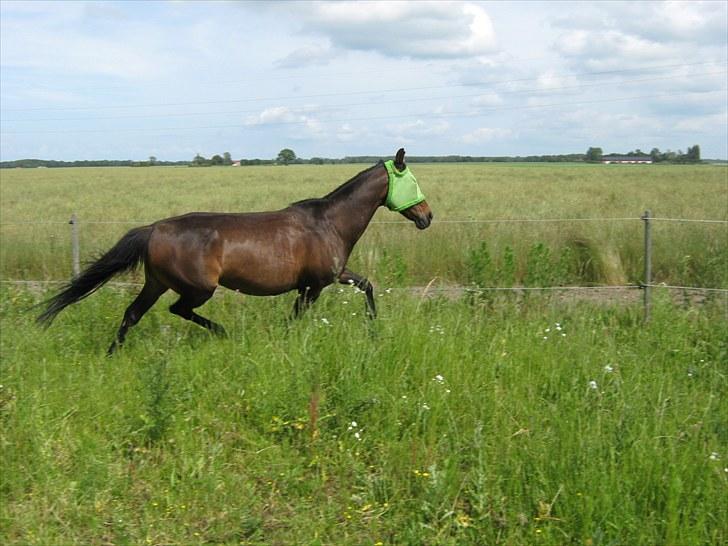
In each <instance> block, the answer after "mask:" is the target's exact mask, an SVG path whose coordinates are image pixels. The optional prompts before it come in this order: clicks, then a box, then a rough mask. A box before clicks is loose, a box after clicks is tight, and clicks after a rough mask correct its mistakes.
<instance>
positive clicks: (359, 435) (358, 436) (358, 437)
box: [354, 432, 361, 442]
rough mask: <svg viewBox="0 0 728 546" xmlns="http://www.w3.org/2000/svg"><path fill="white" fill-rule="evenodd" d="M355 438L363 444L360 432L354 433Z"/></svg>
mask: <svg viewBox="0 0 728 546" xmlns="http://www.w3.org/2000/svg"><path fill="white" fill-rule="evenodd" d="M354 438H356V439H357V440H359V441H360V442H361V434H359V433H358V432H355V433H354Z"/></svg>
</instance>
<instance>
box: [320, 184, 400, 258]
mask: <svg viewBox="0 0 728 546" xmlns="http://www.w3.org/2000/svg"><path fill="white" fill-rule="evenodd" d="M357 182H358V183H355V184H354V185H353V186H352V188H351V191H348V192H346V193H345V194H343V195H340V196H337V195H332V196H331V198H330V199H331V201H330V204H329V208H328V211H327V213H328V214H327V216H328V218H329V220H330V221H331V222H332V223H333V224H334V226H335V227H336V230H337V231H338V232H339V234H340V235H341V237H342V239H343V240H344V242H345V243H348V244H349V245H350V246H349V250H351V248H352V247H353V246H354V244H355V243H356V242H357V241H358V240H359V238H360V237H361V236H362V235H363V233H364V231H365V230H366V228H367V226H368V225H369V222H370V221H371V219H372V217H373V216H374V213H375V212H376V211H377V208H379V206H380V205H381V204H382V201H383V200H384V198H385V197H386V179H385V180H384V181H383V180H382V177H381V176H377V175H375V174H369V175H368V176H365V177H364V178H363V179H362V180H360V181H357Z"/></svg>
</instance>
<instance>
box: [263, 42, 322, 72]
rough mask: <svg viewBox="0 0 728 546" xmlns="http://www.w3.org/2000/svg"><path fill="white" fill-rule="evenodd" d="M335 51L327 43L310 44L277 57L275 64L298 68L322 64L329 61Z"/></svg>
mask: <svg viewBox="0 0 728 546" xmlns="http://www.w3.org/2000/svg"><path fill="white" fill-rule="evenodd" d="M335 56H336V53H335V52H334V50H333V49H332V48H331V46H330V45H329V44H311V45H307V46H303V47H300V48H298V49H296V50H294V51H292V52H291V53H289V54H288V55H286V56H285V57H283V58H281V59H278V60H277V61H276V62H275V65H276V66H277V67H279V68H299V67H303V66H310V65H316V64H318V65H324V64H327V63H328V62H330V61H331V60H332V59H333V58H334V57H335Z"/></svg>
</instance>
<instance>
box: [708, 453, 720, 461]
mask: <svg viewBox="0 0 728 546" xmlns="http://www.w3.org/2000/svg"><path fill="white" fill-rule="evenodd" d="M709 459H710V460H711V461H719V460H720V455H718V453H717V452H715V451H713V452H712V453H711V454H710V457H709Z"/></svg>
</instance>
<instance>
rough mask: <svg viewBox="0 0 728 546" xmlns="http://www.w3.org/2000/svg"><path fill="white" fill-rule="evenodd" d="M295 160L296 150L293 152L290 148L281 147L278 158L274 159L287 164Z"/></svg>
mask: <svg viewBox="0 0 728 546" xmlns="http://www.w3.org/2000/svg"><path fill="white" fill-rule="evenodd" d="M295 160H296V152H294V151H293V150H291V149H290V148H283V149H282V150H281V151H280V152H278V158H277V159H276V161H278V163H283V164H284V165H288V164H289V163H291V162H292V161H295Z"/></svg>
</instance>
